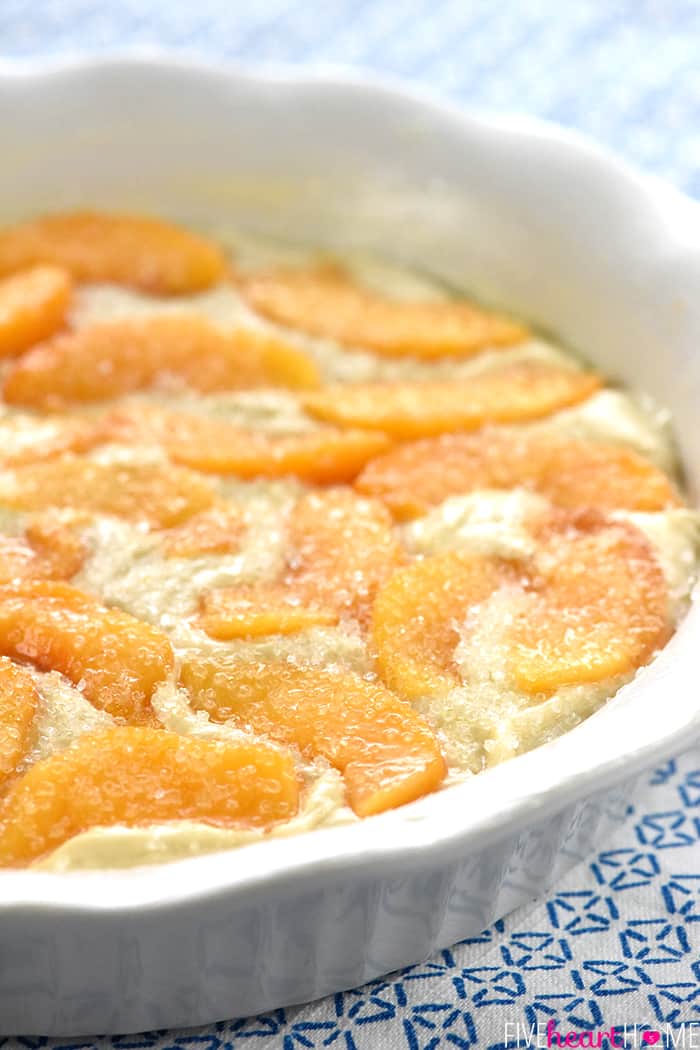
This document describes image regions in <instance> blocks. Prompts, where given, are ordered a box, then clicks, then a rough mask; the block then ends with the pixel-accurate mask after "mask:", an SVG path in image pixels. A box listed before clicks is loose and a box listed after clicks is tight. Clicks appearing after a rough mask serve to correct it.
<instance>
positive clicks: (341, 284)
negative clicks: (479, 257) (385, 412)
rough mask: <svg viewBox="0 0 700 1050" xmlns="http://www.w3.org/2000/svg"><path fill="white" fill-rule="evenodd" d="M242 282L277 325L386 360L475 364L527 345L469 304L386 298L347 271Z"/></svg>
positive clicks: (507, 325) (281, 273) (276, 274)
mask: <svg viewBox="0 0 700 1050" xmlns="http://www.w3.org/2000/svg"><path fill="white" fill-rule="evenodd" d="M238 281H239V284H240V287H241V290H242V292H243V294H244V296H245V297H246V299H247V300H248V302H249V303H250V305H251V306H252V307H253V308H254V309H256V310H258V311H259V312H260V313H262V314H264V315H265V316H266V317H269V318H271V319H272V320H273V321H277V322H279V323H280V324H283V325H288V326H290V327H292V328H300V329H303V330H304V331H306V332H310V333H311V334H313V335H317V336H322V337H323V338H326V339H334V340H336V341H337V342H339V343H346V344H348V345H350V346H360V347H368V348H369V349H371V350H374V352H375V353H377V354H381V355H382V356H385V357H403V356H411V357H417V358H421V359H423V360H428V361H431V360H434V359H436V358H440V357H468V356H470V355H472V354H474V353H476V352H477V351H479V350H482V349H484V347H499V346H510V345H512V344H513V343H519V342H522V340H523V339H526V338H527V329H526V328H524V327H523V326H522V325H519V324H516V323H515V322H513V321H508V320H506V319H505V318H503V317H499V316H498V315H497V314H493V313H487V312H486V311H484V310H479V309H477V307H475V306H472V305H471V304H469V303H466V302H463V301H456V300H435V301H431V300H425V301H419V302H415V301H413V302H412V301H406V300H399V299H390V298H387V297H386V296H382V295H379V294H378V293H377V292H374V291H372V290H371V289H370V288H367V287H362V286H361V285H358V284H356V283H355V282H354V281H353V280H352V278H351V276H350V275H349V274H348V273H347V272H346V271H345V270H343V269H342V268H341V267H339V266H317V267H314V268H312V269H306V270H302V269H278V270H273V271H270V272H263V273H254V274H252V275H249V276H240V277H239V278H238Z"/></svg>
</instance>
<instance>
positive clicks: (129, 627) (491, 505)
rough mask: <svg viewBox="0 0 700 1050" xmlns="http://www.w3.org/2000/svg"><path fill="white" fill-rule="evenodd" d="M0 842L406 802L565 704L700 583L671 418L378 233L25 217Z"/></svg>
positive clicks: (246, 828)
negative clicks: (332, 240) (335, 254)
mask: <svg viewBox="0 0 700 1050" xmlns="http://www.w3.org/2000/svg"><path fill="white" fill-rule="evenodd" d="M0 381H1V383H2V403H1V405H0V866H5V867H18V866H27V865H35V866H41V867H44V868H49V869H52V870H66V869H70V868H77V867H100V866H127V865H133V864H141V863H148V862H152V861H156V860H167V859H173V858H176V857H182V856H188V855H191V854H195V853H200V852H205V851H209V850H215V849H220V848H229V847H231V846H237V845H243V844H246V843H249V842H254V841H259V840H260V839H264V838H266V837H269V836H277V835H290V834H294V833H297V832H301V831H305V830H309V829H311V828H314V827H322V826H328V825H332V824H337V823H342V822H352V821H357V820H361V819H364V818H367V817H370V816H372V815H375V814H379V813H384V812H387V811H389V810H397V809H399V808H400V807H402V806H404V805H406V804H408V803H411V802H415V801H416V800H418V799H420V798H422V797H424V796H426V795H429V794H430V793H432V792H435V791H439V790H442V789H444V788H445V787H448V786H449V785H450V784H452V783H454V782H455V781H456V780H459V779H463V778H465V777H469V776H473V775H475V774H478V773H480V772H481V771H482V770H484V769H485V768H487V767H489V766H492V765H495V764H497V763H499V762H502V761H504V760H506V759H508V758H511V757H513V756H515V755H517V754H519V753H521V752H523V751H527V750H529V749H531V748H533V747H536V746H538V745H540V744H542V743H544V742H546V741H548V740H551V739H553V738H554V737H556V736H558V735H560V734H561V733H563V732H566V731H568V730H569V729H571V728H573V727H574V726H575V725H576V724H577V723H578V722H580V721H581V720H582V719H584V718H586V717H587V716H588V715H590V714H591V713H592V712H593V711H595V710H596V709H597V708H598V707H600V706H601V705H602V704H603V703H604V702H605V701H606V700H607V699H609V698H610V697H612V696H613V695H614V694H615V693H616V691H617V690H618V689H619V688H620V687H621V686H622V685H624V684H625V683H626V682H628V681H629V680H630V679H631V678H633V677H634V675H635V673H636V672H637V671H638V669H639V668H641V667H642V666H643V665H645V664H646V663H648V662H649V661H650V660H651V659H652V658H653V656H654V654H655V653H656V652H657V651H658V650H659V649H660V648H661V647H662V646H663V645H664V644H665V643H666V641H667V640H668V638H669V637H670V635H671V634H672V633H673V630H674V629H675V627H676V625H677V623H678V621H679V620H680V619H681V618H682V616H683V615H684V613H685V611H686V609H687V606H688V602H689V600H690V592H691V589H692V585H693V582H694V578H695V573H696V566H697V534H698V518H697V515H696V514H695V512H694V511H692V510H690V509H689V508H688V507H686V506H685V505H684V502H683V495H682V491H681V488H680V487H679V482H678V477H677V468H676V460H675V455H674V451H673V442H672V440H671V439H670V437H669V431H668V422H667V420H666V418H665V416H664V414H663V413H662V412H661V411H660V410H659V409H657V408H656V407H655V406H654V405H653V404H652V403H651V402H649V401H648V400H647V399H645V398H639V397H635V396H632V395H631V394H628V393H625V392H623V391H620V390H615V389H610V388H606V387H605V386H604V383H603V380H602V378H601V377H600V376H599V375H597V374H596V373H594V372H593V371H591V370H590V369H589V368H588V367H587V366H585V364H583V363H582V362H581V361H579V360H578V359H577V358H575V357H574V356H573V355H571V354H569V353H567V352H565V351H564V350H563V349H562V348H560V347H559V346H556V345H554V344H552V343H551V342H549V341H546V340H544V339H542V338H540V337H536V336H534V335H533V334H532V333H531V332H530V331H529V329H528V328H527V327H526V326H525V325H524V324H522V323H520V322H518V321H516V320H514V319H512V318H509V317H507V316H505V315H502V314H498V313H496V312H494V311H491V310H487V309H484V308H482V307H481V306H478V305H476V304H474V303H472V302H470V301H468V300H467V299H465V298H464V297H463V296H462V295H457V294H456V293H454V292H451V291H450V290H448V289H445V288H443V287H442V286H440V285H439V284H438V283H437V282H431V281H429V280H427V279H425V278H419V277H418V276H416V275H415V274H413V273H411V272H409V271H408V270H406V269H403V268H400V267H395V266H390V265H389V264H385V263H382V262H379V261H377V260H375V259H367V258H363V257H360V256H357V255H348V256H344V257H343V258H342V259H341V258H329V257H328V256H324V255H321V254H320V253H318V252H313V251H310V250H305V249H290V248H287V247H285V246H277V245H274V244H270V243H264V242H262V241H252V240H250V239H249V238H246V237H244V236H243V235H242V234H241V233H236V232H234V233H233V234H231V233H229V232H228V231H224V232H223V233H222V232H221V231H219V232H218V236H216V237H212V238H210V237H208V236H203V235H200V234H197V233H194V232H190V231H187V230H184V229H181V228H179V227H176V226H173V225H170V224H168V223H165V222H161V221H160V220H156V219H150V218H141V217H135V216H125V215H108V214H102V213H92V212H84V213H71V214H63V215H53V216H48V217H44V218H40V219H37V220H33V221H29V222H25V223H21V224H19V225H16V226H13V227H10V228H6V229H4V230H2V231H0Z"/></svg>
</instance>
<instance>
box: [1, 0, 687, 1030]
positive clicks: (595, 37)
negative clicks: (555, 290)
mask: <svg viewBox="0 0 700 1050" xmlns="http://www.w3.org/2000/svg"><path fill="white" fill-rule="evenodd" d="M154 45H156V46H160V47H171V48H177V49H180V50H184V51H188V52H192V53H195V54H200V55H205V56H209V57H211V58H216V59H239V60H245V61H273V62H279V61H284V62H291V63H297V64H308V63H319V62H324V63H329V62H331V63H342V64H354V65H361V66H365V67H368V68H371V69H374V70H379V71H384V72H389V73H392V74H396V75H399V76H402V77H405V78H409V79H412V80H416V81H419V82H421V83H424V84H426V85H428V86H429V87H430V88H431V89H433V90H434V91H436V92H438V93H442V94H444V95H446V96H451V97H453V98H456V99H457V100H459V101H461V102H463V103H465V104H468V105H469V106H472V107H479V108H482V109H487V110H498V111H520V112H526V113H531V114H535V115H539V116H542V117H547V118H550V119H553V120H556V121H559V122H560V123H563V124H567V125H570V126H573V127H576V128H579V129H580V130H582V131H585V132H587V133H589V134H591V135H593V136H594V137H596V138H597V139H599V140H601V141H602V142H604V143H606V144H607V145H609V146H611V147H613V148H614V149H616V150H618V151H619V152H621V153H622V154H624V155H625V156H626V157H627V158H628V159H630V160H632V161H634V162H636V163H637V164H638V165H640V166H641V167H643V168H645V169H647V170H649V171H653V172H655V173H657V174H659V175H662V176H664V177H666V178H668V179H670V180H671V181H673V182H675V183H676V184H677V185H678V186H680V187H681V188H682V189H685V190H686V191H688V192H689V193H691V194H695V195H696V196H700V135H698V133H697V129H698V126H699V124H700V4H697V3H693V2H692V0H618V2H613V0H607V2H604V0H597V2H596V0H588V2H582V0H572V2H567V0H559V2H557V0H500V2H499V3H496V2H494V0H471V2H470V0H375V2H372V0H329V2H327V3H322V4H321V3H312V2H310V0H306V2H304V0H257V2H256V3H250V4H247V5H243V4H240V3H239V4H237V3H236V2H235V0H196V3H193V2H188V0H170V2H169V3H167V4H166V3H163V2H160V3H151V4H148V3H144V2H143V0H123V2H122V3H119V4H116V3H107V4H105V3H99V2H98V0H40V2H35V3H33V4H32V3H30V2H29V0H0V58H21V57H32V56H36V55H43V54H46V55H48V54H60V53H65V52H71V51H81V52H92V53H99V52H104V51H107V50H111V49H115V48H127V47H138V46H154ZM0 141H1V140H0ZM550 1018H555V1019H556V1020H557V1022H558V1024H559V1026H560V1028H561V1029H563V1030H564V1031H567V1030H569V1029H573V1030H576V1031H577V1032H585V1031H588V1032H590V1033H591V1036H592V1037H593V1034H594V1033H596V1032H598V1031H600V1030H602V1029H609V1028H610V1026H611V1025H615V1026H622V1025H625V1024H626V1025H628V1026H629V1028H628V1030H627V1032H626V1033H623V1034H624V1035H625V1036H626V1042H627V1045H628V1046H638V1045H640V1041H641V1029H642V1028H645V1027H646V1028H649V1029H652V1030H661V1032H662V1035H661V1039H660V1041H659V1043H658V1044H657V1045H659V1046H661V1045H677V1046H684V1047H700V748H698V749H696V750H694V751H691V752H688V753H687V754H685V755H683V756H682V757H680V758H678V759H677V760H674V761H670V762H668V763H667V764H665V765H664V766H663V767H662V768H660V769H658V770H655V771H654V772H652V773H650V774H649V776H648V777H646V778H644V779H643V780H642V781H641V786H640V788H639V789H638V792H637V795H636V797H635V799H634V805H633V806H632V807H631V809H630V811H629V813H626V814H621V819H620V825H619V828H618V830H617V832H616V834H615V835H614V836H613V839H612V840H611V841H610V842H609V844H608V846H607V848H606V849H605V850H604V851H603V852H602V853H600V854H599V855H598V856H595V857H591V858H590V860H589V861H587V862H586V863H584V864H581V865H579V867H578V868H576V869H575V870H574V871H572V872H571V873H570V875H569V876H568V877H567V878H566V880H565V881H564V882H563V883H562V884H561V885H560V886H559V887H558V889H557V891H556V893H552V894H551V895H550V896H549V899H547V900H544V901H537V902H534V903H532V904H530V905H527V906H525V907H523V908H521V909H520V910H519V911H517V912H514V913H513V914H511V915H510V916H508V917H507V918H506V919H505V920H503V921H501V922H498V923H496V924H495V926H494V927H493V928H492V929H489V930H486V931H485V932H484V933H483V934H482V935H481V936H480V937H477V938H475V939H472V940H470V941H465V942H463V943H461V944H458V945H455V946H454V947H453V948H451V949H450V950H448V951H443V952H440V953H439V954H438V955H436V956H434V957H433V958H432V959H430V960H429V961H428V962H426V963H425V964H422V965H419V966H414V967H411V968H410V969H408V970H405V971H402V972H400V973H397V974H393V975H392V976H390V977H387V978H386V979H384V980H379V981H375V982H373V983H372V984H370V985H367V986H365V987H363V988H358V989H356V990H354V991H352V992H346V993H344V994H342V995H337V996H335V997H332V998H329V999H326V1000H323V1001H320V1002H317V1003H313V1004H309V1005H306V1006H301V1007H295V1008H291V1009H287V1010H278V1011H275V1012H274V1013H272V1014H268V1015H265V1016H260V1017H254V1018H248V1019H246V1020H238V1021H232V1022H226V1023H221V1024H218V1025H215V1026H212V1027H209V1028H204V1029H201V1028H200V1029H191V1030H188V1031H181V1032H152V1033H146V1034H144V1035H142V1036H125V1037H113V1038H100V1037H99V1036H96V1037H95V1038H94V1039H87V1040H86V1039H81V1040H78V1041H74V1040H70V1039H63V1040H46V1039H30V1038H19V1039H4V1040H3V1039H0V1047H5V1048H10V1047H12V1048H13V1050H14V1048H15V1047H21V1046H22V1047H29V1048H33V1047H43V1046H62V1047H66V1048H67V1047H75V1048H78V1047H81V1048H82V1047H84V1048H85V1050H91V1048H93V1047H100V1048H112V1047H114V1048H120V1050H141V1048H144V1050H150V1048H153V1050H165V1048H183V1050H184V1048H186V1047H193V1048H195V1047H196V1048H201V1050H224V1048H232V1050H244V1048H245V1050H268V1048H269V1050H272V1048H281V1050H314V1048H321V1047H333V1048H335V1050H376V1048H378V1050H384V1048H386V1050H399V1048H406V1050H437V1048H441V1047H445V1048H458V1050H471V1048H475V1047H479V1048H482V1047H483V1048H487V1047H488V1048H493V1050H496V1048H501V1047H502V1048H504V1050H505V1048H506V1046H508V1047H515V1046H518V1045H520V1046H525V1045H526V1042H527V1038H528V1035H527V1030H529V1028H530V1026H532V1025H535V1024H537V1023H538V1022H539V1023H540V1024H546V1023H547V1021H548V1020H549V1019H550ZM693 1024H695V1025H697V1026H698V1027H692V1025H693ZM516 1025H520V1026H521V1028H520V1029H519V1031H516ZM635 1025H637V1026H640V1027H639V1030H637V1031H635V1029H634V1027H633V1026H635ZM687 1026H691V1027H687ZM617 1041H618V1042H620V1041H621V1035H620V1033H619V1032H618V1036H617ZM609 1045H610V1039H609V1038H606V1039H605V1040H604V1041H603V1046H604V1047H607V1046H609Z"/></svg>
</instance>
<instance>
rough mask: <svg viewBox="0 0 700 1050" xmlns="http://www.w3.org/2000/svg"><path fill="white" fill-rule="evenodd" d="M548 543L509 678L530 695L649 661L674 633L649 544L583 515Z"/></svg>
mask: <svg viewBox="0 0 700 1050" xmlns="http://www.w3.org/2000/svg"><path fill="white" fill-rule="evenodd" d="M563 521H564V528H563V531H562V529H560V528H559V527H556V526H555V528H554V529H553V530H552V532H551V534H550V535H549V536H548V537H546V539H545V550H546V559H543V564H542V566H541V567H540V571H539V573H538V574H537V575H536V576H534V577H533V581H532V585H531V587H530V588H529V592H528V594H527V602H526V605H525V607H524V608H523V609H522V610H521V611H520V613H519V615H518V616H517V617H516V619H515V622H514V625H513V631H512V639H513V656H512V673H513V675H514V677H515V679H516V681H517V683H518V685H519V686H520V688H521V689H523V690H525V691H526V692H528V693H540V692H543V693H551V692H554V691H555V690H556V689H559V688H560V687H561V686H563V685H568V684H574V683H583V682H598V681H601V680H603V679H604V678H612V677H613V676H614V675H620V674H626V673H628V672H630V671H633V670H635V669H636V668H637V667H640V666H641V665H642V664H644V663H646V662H647V661H648V660H649V659H650V657H651V656H652V654H653V653H654V651H655V650H657V649H659V648H660V647H661V646H662V645H664V644H665V643H666V641H668V638H669V636H670V634H671V633H672V629H671V625H670V623H669V620H668V612H667V588H666V581H665V579H664V575H663V572H662V570H661V568H660V566H659V564H658V562H657V561H656V558H655V556H654V553H653V550H652V548H651V545H650V543H649V540H648V539H647V538H646V536H644V534H643V533H642V532H640V530H639V529H637V528H635V527H634V526H633V525H631V524H629V523H627V522H614V523H613V522H610V521H606V520H605V519H604V518H601V517H600V516H598V515H595V514H594V513H592V512H591V513H589V514H582V515H579V516H577V517H575V518H574V519H573V523H572V524H573V527H572V525H567V524H566V522H567V519H566V518H564V519H563Z"/></svg>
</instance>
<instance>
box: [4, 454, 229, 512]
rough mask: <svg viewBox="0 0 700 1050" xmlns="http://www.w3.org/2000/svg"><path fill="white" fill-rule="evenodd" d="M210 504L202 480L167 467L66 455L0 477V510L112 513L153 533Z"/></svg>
mask: <svg viewBox="0 0 700 1050" xmlns="http://www.w3.org/2000/svg"><path fill="white" fill-rule="evenodd" d="M213 501H214V490H213V489H212V487H211V486H210V485H209V484H208V482H207V481H206V480H205V479H204V478H201V477H198V476H197V475H196V474H194V473H193V472H191V471H188V470H183V469H181V468H179V467H174V466H171V465H170V464H167V463H166V464H158V463H120V462H110V463H103V462H100V461H98V460H91V459H87V458H84V457H82V456H72V455H66V456H63V457H61V458H59V459H55V460H50V461H47V462H38V463H26V464H24V465H22V466H19V467H16V468H15V469H14V470H12V471H6V472H5V473H4V474H2V475H0V504H4V505H5V506H9V507H13V508H16V509H18V510H44V509H46V508H48V507H56V508H69V509H74V510H83V511H90V512H92V513H95V514H114V515H116V516H117V517H123V518H128V519H130V520H132V521H145V522H148V523H149V524H151V525H152V526H154V527H155V528H168V527H169V526H171V525H178V524H179V523H180V522H182V521H184V520H185V519H186V518H189V517H191V516H192V515H193V514H196V513H198V512H199V511H201V510H205V509H206V508H207V507H210V506H211V504H212V503H213Z"/></svg>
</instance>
